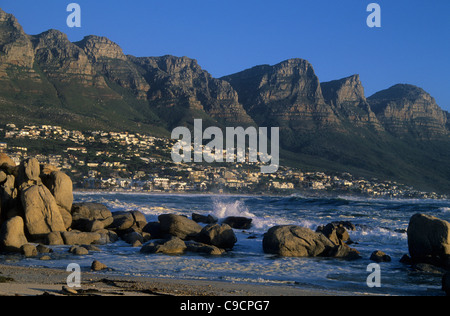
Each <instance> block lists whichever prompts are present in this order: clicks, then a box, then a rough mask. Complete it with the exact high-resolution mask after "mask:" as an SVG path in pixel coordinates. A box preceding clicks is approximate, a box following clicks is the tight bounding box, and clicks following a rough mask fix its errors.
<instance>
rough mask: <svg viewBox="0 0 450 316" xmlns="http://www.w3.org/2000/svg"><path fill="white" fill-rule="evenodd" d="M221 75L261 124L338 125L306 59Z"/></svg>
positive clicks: (298, 127)
mask: <svg viewBox="0 0 450 316" xmlns="http://www.w3.org/2000/svg"><path fill="white" fill-rule="evenodd" d="M222 79H223V80H226V81H228V82H230V84H231V85H232V86H233V88H234V89H235V90H236V91H237V92H238V94H239V101H240V102H241V103H242V104H243V105H244V108H245V110H246V111H247V113H249V114H250V115H251V116H252V117H253V118H254V120H255V122H256V123H257V124H258V125H260V126H280V127H282V128H291V129H293V130H296V131H311V130H315V129H316V128H318V127H327V126H336V125H339V120H338V118H337V117H336V115H335V114H334V112H333V110H332V109H331V107H329V106H328V105H327V104H326V103H325V100H324V98H323V95H322V90H321V87H320V83H319V79H318V77H317V76H316V74H315V72H314V69H313V67H312V65H311V64H310V63H309V62H308V61H306V60H303V59H290V60H286V61H284V62H282V63H279V64H277V65H275V66H269V65H264V66H258V67H254V68H252V69H249V70H245V71H242V72H240V73H237V74H234V75H230V76H226V77H223V78H222Z"/></svg>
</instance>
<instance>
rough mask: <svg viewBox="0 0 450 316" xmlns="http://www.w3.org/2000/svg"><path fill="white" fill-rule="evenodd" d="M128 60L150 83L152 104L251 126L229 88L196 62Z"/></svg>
mask: <svg viewBox="0 0 450 316" xmlns="http://www.w3.org/2000/svg"><path fill="white" fill-rule="evenodd" d="M128 58H129V60H130V61H132V62H133V63H134V64H135V65H136V66H137V67H138V68H139V69H140V72H141V73H142V75H143V76H144V77H145V78H146V80H147V82H148V83H149V84H150V87H151V90H150V91H149V93H148V99H149V101H150V103H151V104H154V105H155V106H157V107H159V108H163V109H164V108H166V109H167V108H168V109H170V108H172V109H173V111H175V110H176V111H177V112H181V110H182V109H185V111H186V110H189V111H191V112H192V113H193V112H195V111H201V112H206V113H207V114H209V115H210V116H211V117H213V118H215V119H219V120H223V121H226V122H228V123H231V124H234V125H239V124H243V125H250V124H253V120H252V119H251V118H250V117H249V116H248V114H247V113H246V111H245V110H244V109H243V107H242V105H241V104H240V103H239V100H238V94H237V92H236V91H235V90H234V89H233V88H232V87H231V85H230V84H229V83H228V82H226V81H223V80H220V79H215V78H213V77H212V76H211V75H210V74H209V73H208V72H206V71H205V70H203V69H202V68H201V67H200V66H199V65H198V63H197V61H196V60H194V59H190V58H187V57H175V56H163V57H139V58H137V57H133V56H128ZM197 117H198V114H197ZM168 119H171V118H168ZM174 123H175V122H174ZM178 123H179V122H178Z"/></svg>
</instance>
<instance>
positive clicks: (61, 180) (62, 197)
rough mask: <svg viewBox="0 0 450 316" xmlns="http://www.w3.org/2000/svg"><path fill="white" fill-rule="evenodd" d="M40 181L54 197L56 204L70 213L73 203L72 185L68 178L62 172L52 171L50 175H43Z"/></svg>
mask: <svg viewBox="0 0 450 316" xmlns="http://www.w3.org/2000/svg"><path fill="white" fill-rule="evenodd" d="M41 179H42V181H43V183H44V185H45V186H46V187H47V188H48V189H49V190H50V192H51V193H52V194H53V196H54V197H55V200H56V203H58V205H59V206H60V207H62V208H63V209H65V210H66V211H68V212H70V211H71V210H72V203H73V184H72V180H71V179H70V177H69V176H68V175H67V174H65V173H64V172H61V171H53V172H51V173H50V174H45V173H43V174H42V175H41Z"/></svg>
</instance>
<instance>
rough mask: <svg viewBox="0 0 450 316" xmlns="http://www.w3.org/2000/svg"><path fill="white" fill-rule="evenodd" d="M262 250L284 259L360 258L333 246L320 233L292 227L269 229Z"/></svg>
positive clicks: (338, 245) (346, 247) (353, 252)
mask: <svg viewBox="0 0 450 316" xmlns="http://www.w3.org/2000/svg"><path fill="white" fill-rule="evenodd" d="M263 249H264V252H265V253H270V254H276V255H279V256H284V257H318V256H321V257H334V258H345V259H358V258H360V255H359V252H358V251H357V250H355V249H352V248H350V247H349V246H347V245H345V244H344V245H342V244H335V243H333V242H332V241H331V240H330V239H328V238H327V237H326V236H325V235H324V234H322V233H317V232H314V231H312V230H311V229H309V228H305V227H300V226H294V225H286V226H275V227H272V228H271V229H269V231H268V232H267V233H266V234H265V235H264V238H263Z"/></svg>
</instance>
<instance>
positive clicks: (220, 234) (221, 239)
mask: <svg viewBox="0 0 450 316" xmlns="http://www.w3.org/2000/svg"><path fill="white" fill-rule="evenodd" d="M195 240H197V241H199V242H202V243H205V244H208V245H213V246H216V247H218V248H223V249H232V248H233V247H234V245H235V244H236V242H237V238H236V235H235V233H234V231H233V229H232V228H231V227H230V226H229V225H227V224H222V225H219V224H211V225H207V226H205V227H204V228H203V229H202V230H201V231H200V233H199V234H198V235H197V237H196V238H195Z"/></svg>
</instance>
